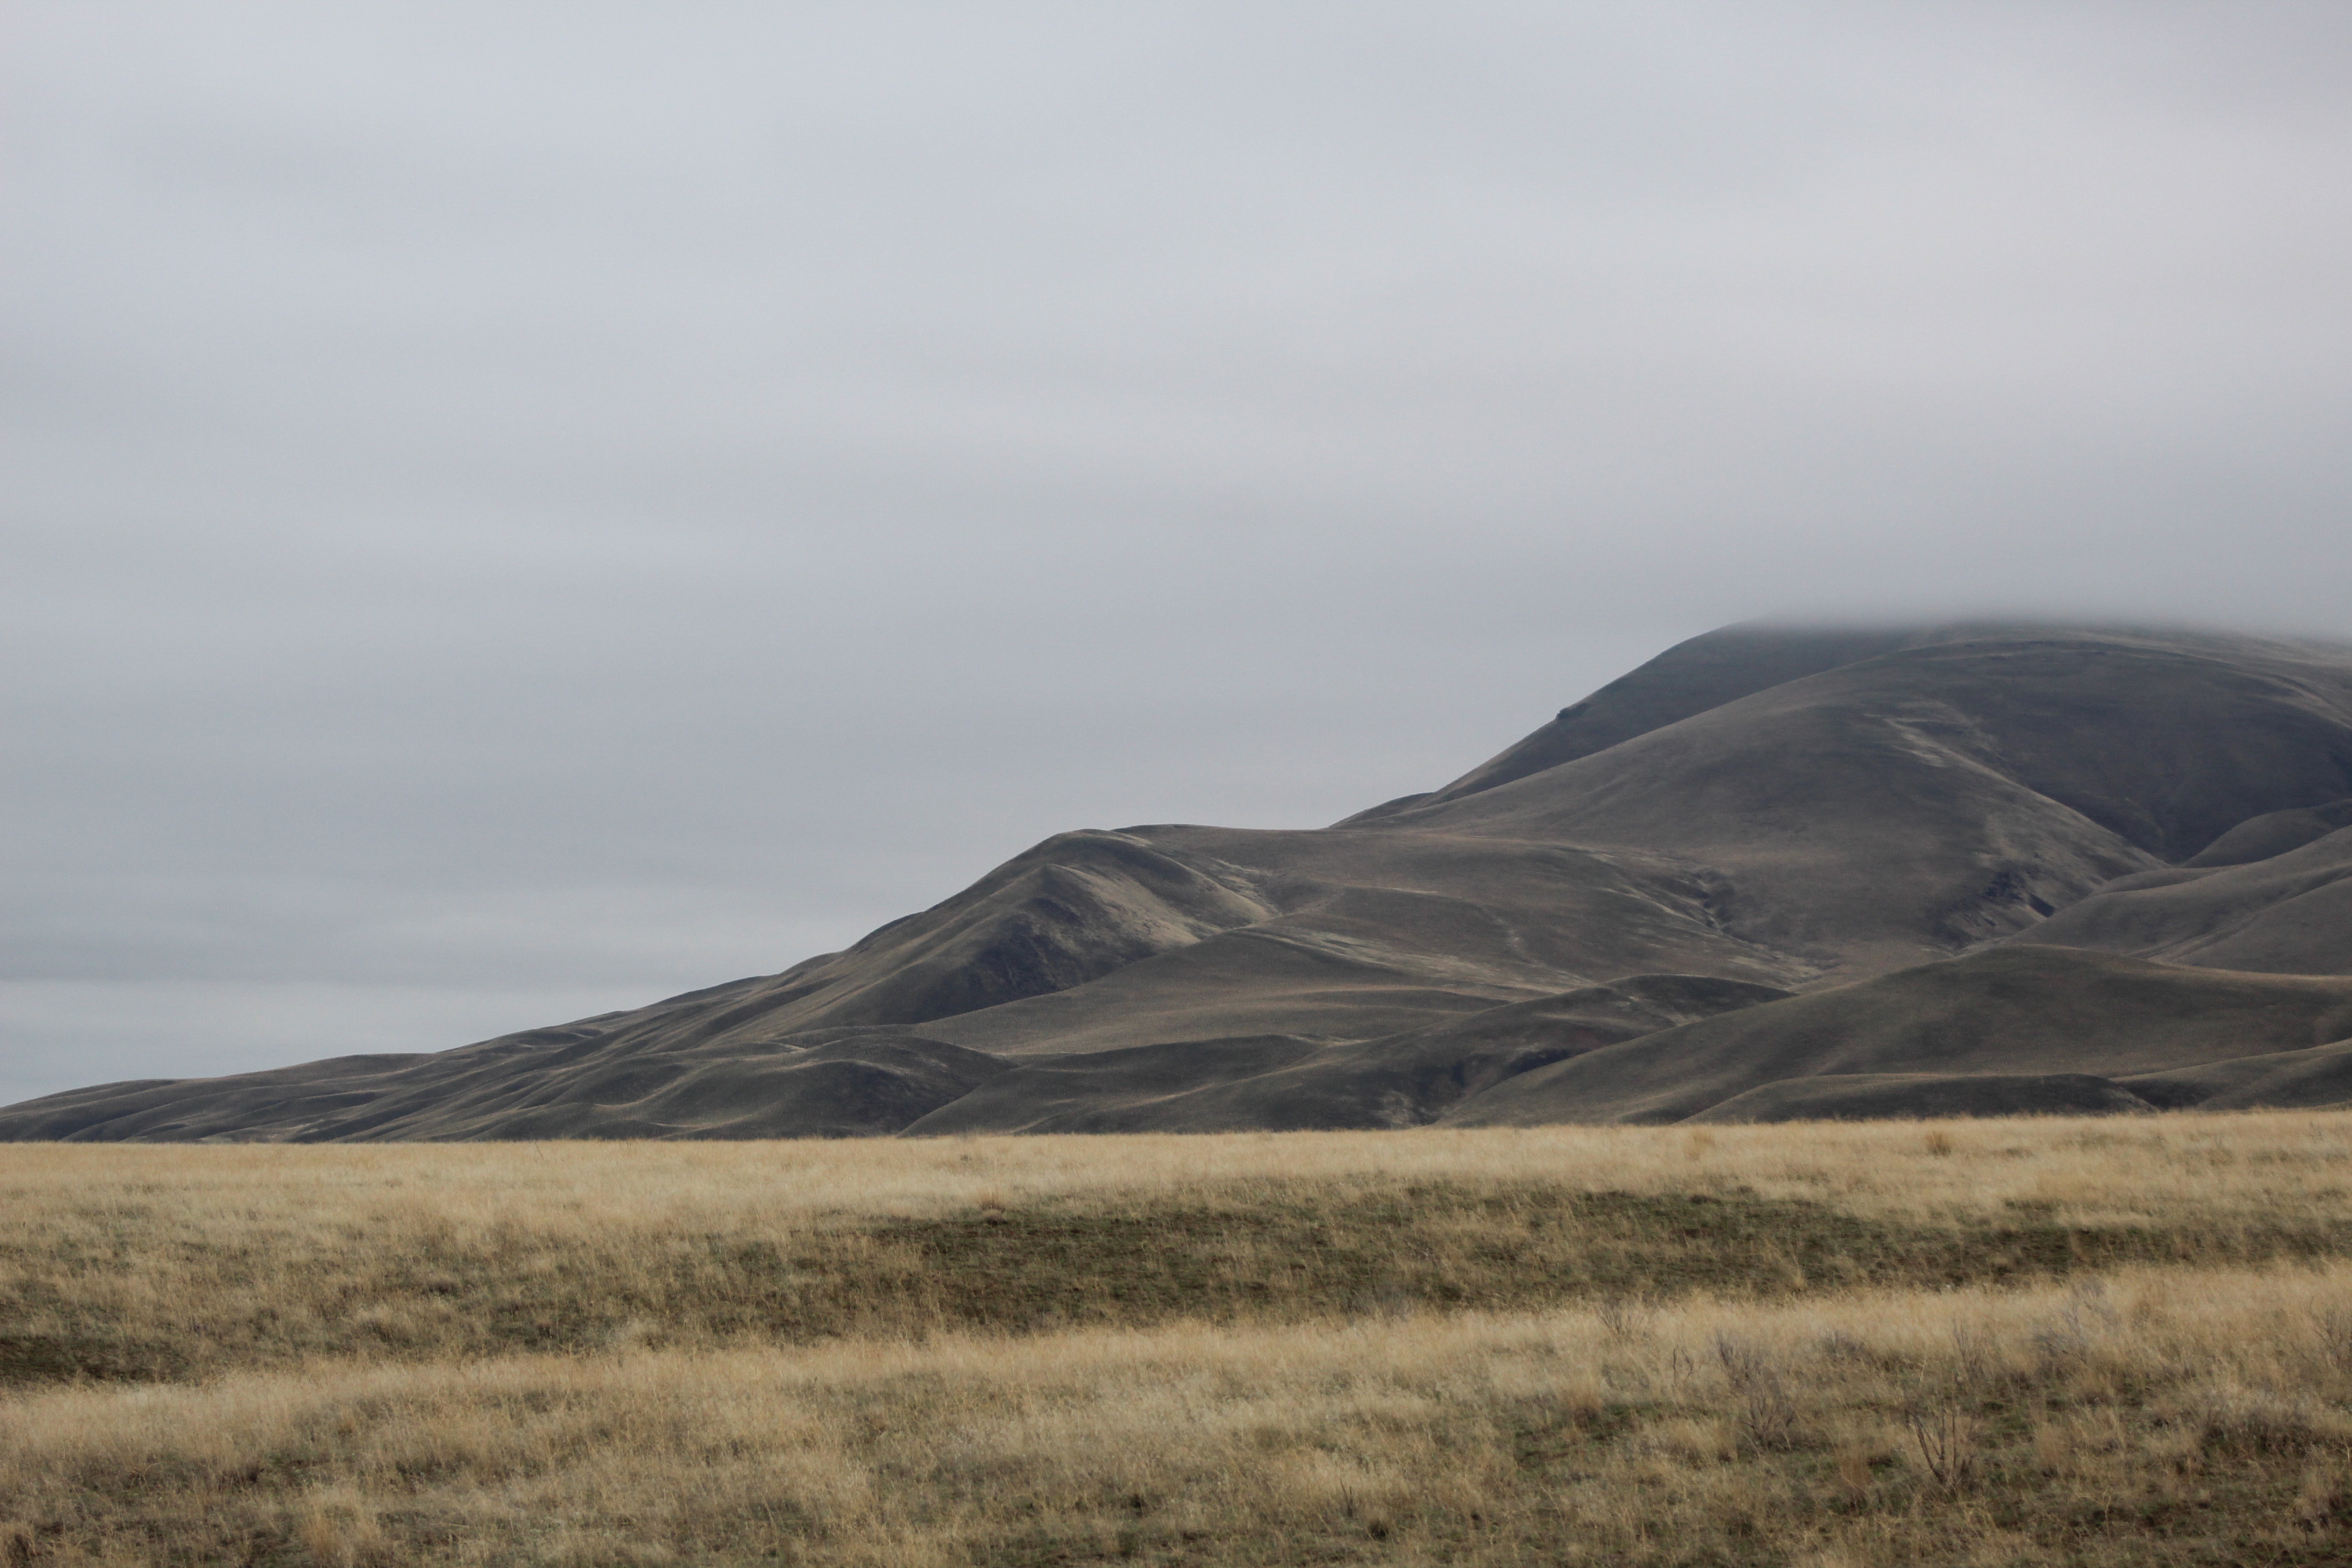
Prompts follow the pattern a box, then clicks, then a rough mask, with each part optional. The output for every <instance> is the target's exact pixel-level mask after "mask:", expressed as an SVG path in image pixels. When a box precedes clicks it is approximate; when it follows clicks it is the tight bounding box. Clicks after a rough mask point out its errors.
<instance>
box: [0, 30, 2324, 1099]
mask: <svg viewBox="0 0 2352 1568" xmlns="http://www.w3.org/2000/svg"><path fill="white" fill-rule="evenodd" d="M0 171H5V173H0V334H5V338H4V339H0V351H5V352H0V409H5V412H0V419H5V430H6V447H5V451H6V458H5V462H6V475H7V478H6V490H5V500H6V507H5V529H6V557H5V559H6V567H5V572H0V611H5V615H0V622H5V625H0V635H5V637H6V639H7V643H8V647H7V671H8V673H7V677H6V680H5V704H6V710H5V715H4V716H0V723H5V729H4V730H0V733H5V767H6V781H5V783H6V789H7V792H8V808H7V812H6V823H7V843H6V854H7V860H6V878H5V899H6V913H5V919H6V921H7V942H6V943H5V958H6V968H5V973H0V1024H5V1031H6V1032H5V1044H0V1101H7V1100H18V1099H23V1098H28V1097H30V1096H33V1095H37V1094H43V1093H48V1092H52V1091H55V1090H58V1089H66V1088H69V1087H74V1086H78V1085H82V1084H88V1083H92V1082H97V1081H102V1080H110V1079H126V1078H147V1077H189V1076H196V1075H204V1074H213V1073H220V1072H230V1071H239V1070H246V1069H249V1068H260V1067H268V1066H274V1065H280V1064H284V1063H289V1062H294V1061H301V1060H308V1059H311V1058H318V1057H322V1056H331V1055H341V1054H346V1053H350V1052H355V1051H378V1050H436V1049H441V1048H445V1047H451V1046H456V1045H460V1044H463V1043H466V1042H467V1041H469V1040H474V1039H478V1038H483V1037H488V1036H492V1035H496V1034H500V1033H503V1032H506V1031H508V1030H511V1029H517V1028H522V1027H527V1026H535V1025H541V1024H548V1023H553V1022H557V1021H560V1020H563V1019H567V1018H572V1017H576V1016H584V1015H587V1014H591V1013H595V1012H600V1011H604V1010H605V1009H609V1008H615V1007H625V1006H632V1005H639V1004H642V1003H644V1002H646V1001H650V1000H652V999H654V998H656V997H658V996H661V995H665V994H672V993H675V992H677V991H682V990H686V989H688V988H692V987H696V986H700V985H704V984H713V983H716V982H719V981H722V980H726V979H730V978H734V977H736V976H740V975H744V974H751V973H767V972H772V971H774V970H777V969H781V968H782V967H784V966H786V965H787V964H789V963H793V962H795V961H797V960H799V959H802V958H804V957H807V956H809V955H811V954H813V953H815V952H825V951H830V950H833V949H835V948H839V947H841V946H843V945H845V944H846V943H848V942H851V941H853V940H855V939H856V937H857V936H859V935H860V934H862V933H863V932H864V931H866V930H867V929H870V928H871V927H873V926H874V925H877V924H878V923H880V922H881V921H885V920H887V919H890V918H893V917H895V916H897V915H899V914H903V913H906V912H908V911H909V910H915V909H919V908H922V907H924V906H927V905H929V904H930V903H933V902H935V901H937V900H940V899H942V898H945V897H947V896H948V895H950V893H952V892H954V891H955V890H956V889H958V888H960V887H961V886H962V885H963V884H965V883H966V882H968V881H970V880H971V879H973V878H974V877H976V876H978V875H979V874H980V873H982V871H984V870H986V869H987V868H989V867H990V866H992V865H993V864H995V863H997V862H999V861H1001V860H1003V859H1004V858H1007V857H1009V856H1011V855H1013V854H1014V853H1017V852H1018V851H1019V850H1021V849H1023V848H1024V847H1027V846H1028V845H1030V844H1032V843H1034V842H1035V841H1036V840H1038V839H1040V838H1042V837H1045V836H1046V835H1048V834H1050V833H1053V832H1056V831H1059V830H1063V829H1067V828H1074V827H1081V826H1093V827H1113V826H1125V825H1129V824H1135V823H1150V822H1169V821H1194V822H1215V823H1223V824H1230V825H1236V826H1315V825H1318V824H1321V823H1325V822H1328V821H1331V820H1333V819H1335V818H1337V817H1339V816H1344V815H1347V814H1348V813H1349V812H1352V811H1355V810H1357V809H1359V808H1360V807H1362V806H1365V805H1371V804H1373V803H1374V802H1377V801H1380V800H1383V799H1386V798H1388V797H1390V796H1393V795H1401V794H1403V793H1406V792H1408V791H1411V790H1415V789H1426V788H1431V787H1433V786H1435V785H1436V784H1441V783H1443V782H1444V781H1445V780H1447V779H1449V778H1452V777H1454V776H1455V775H1457V774H1459V773H1464V772H1465V771H1467V770H1468V769H1469V768H1470V767H1472V766H1473V765H1475V763H1478V762H1479V761H1481V760H1483V759H1484V758H1485V757H1486V756H1488V755H1490V754H1491V753H1493V752H1496V751H1499V750H1501V749H1502V748H1503V747H1504V746H1506V745H1507V744H1508V743H1509V742H1512V741H1513V740H1515V739H1517V737H1518V736H1519V735H1521V734H1522V733H1524V732H1525V731H1528V730H1530V729H1533V728H1534V727H1536V726H1537V725H1538V724H1540V723H1541V722H1543V721H1545V720H1546V719H1548V718H1549V716H1550V714H1551V712H1552V711H1553V710H1556V709H1558V708H1559V707H1560V706H1561V705H1562V704H1564V703H1567V702H1570V701H1573V700H1576V699H1577V698H1579V697H1580V696H1582V695H1584V694H1585V693H1586V692H1588V691H1590V690H1591V689H1593V688H1595V687H1597V686H1599V685H1601V684H1602V683H1603V682H1605V681H1606V680H1608V679H1612V677H1614V676H1615V675H1617V674H1619V673H1622V671H1623V670H1625V669H1627V668H1631V667H1633V665H1636V664H1638V663H1640V662H1641V661H1643V659H1645V658H1649V657H1651V656H1652V655H1654V654H1655V653H1657V652H1658V651H1660V650H1661V649H1663V648H1664V647H1667V646H1669V645H1671V644H1673V643H1675V642H1676V641H1679V640H1681V639H1682V638H1685V637H1691V636H1695V635H1696V634H1697V633H1700V632H1703V631H1705V630H1707V629H1709V628H1710V627H1712V626H1718V625H1721V624H1724V623H1727V622H1731V621H1737V620H1742V619H1748V618H1754V617H1775V618H1782V619H1807V618H1813V619H1827V620H1853V619H1867V620H1885V619H1893V618H1903V617H1909V616H1922V617H1926V616H1935V617H1938V618H1940V617H1943V616H1951V615H1958V614H1978V613H1986V612H2000V613H2005V614H2015V613H2032V614H2048V615H2053V616H2096V617H2100V618H2105V619H2115V618H2127V619H2137V620H2189V621H2194V622H2199V623H2204V624H2221V625H2229V626H2242V627H2247V628H2252V629H2263V628H2277V629H2281V630H2286V631H2294V632H2305V633H2315V634H2319V635H2326V636H2345V635H2352V608H2348V607H2347V606H2352V526H2347V519H2352V509H2347V500H2352V440H2347V434H2352V432H2348V431H2347V425H2348V424H2352V418H2347V416H2352V8H2347V7H2346V6H2344V5H2342V4H2341V3H2340V0H2314V3H2308V4H2305V3H2275V0H2239V3H2237V4H2232V5H2216V4H2210V3H2207V4H2195V5H2189V4H2173V3H2168V0H2128V3H2116V4H2105V3H2094V0H2017V3H2010V0H1972V3H1970V4H1966V5H1961V4H1932V3H1923V4H1906V5H1888V4H1886V3H1885V0H1867V3H1857V4H1850V5H1848V4H1820V3H1814V0H1787V3H1782V4H1776V5H1754V4H1753V3H1752V0H1738V3H1725V4H1696V3H1689V0H1659V3H1656V4H1645V5H1638V6H1636V5H1622V4H1610V5H1601V4H1578V3H1574V0H1551V3H1548V4H1540V5H1538V4H1524V5H1523V4H1512V3H1503V0H1457V3H1453V4H1447V5H1426V4H1423V5H1398V4H1385V3H1381V0H1349V3H1347V4H1328V5H1326V4H1319V3H1298V0H1258V3H1255V4H1250V5H1239V4H1235V5H1223V4H1217V3H1213V0H1200V3H1192V4H1183V5H1166V4H1159V3H1156V0H1125V3H1122V4H1120V5H1052V4H995V3H989V0H982V3H980V4H955V5H950V4H945V3H939V4H898V3H895V0H861V3H859V4H855V5H851V4H830V3H810V4H801V5H773V4H743V5H725V4H717V3H699V0H679V3H677V4H672V5H657V6H656V5H599V4H595V3H594V0H566V3H565V4H563V5H538V4H531V3H527V0H503V3H497V4H491V5H482V4H479V3H474V4H467V5H438V4H434V3H432V0H401V3H400V4H397V5H394V4H388V3H379V0H360V3H354V4H349V5H332V6H322V5H290V4H289V5H246V4H239V3H237V0H212V3H209V4H207V5H202V6H193V5H189V6H183V5H163V4H146V5H113V4H109V3H107V0H19V3H18V4H16V5H13V6H12V7H11V8H10V16H9V18H8V21H7V23H6V24H5V34H0Z"/></svg>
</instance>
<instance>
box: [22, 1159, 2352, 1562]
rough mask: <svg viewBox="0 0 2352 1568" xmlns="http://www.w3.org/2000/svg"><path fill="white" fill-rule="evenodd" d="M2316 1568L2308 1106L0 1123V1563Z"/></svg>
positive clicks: (2317, 1459) (2321, 1306)
mask: <svg viewBox="0 0 2352 1568" xmlns="http://www.w3.org/2000/svg"><path fill="white" fill-rule="evenodd" d="M2347 1560H2352V1115H2347V1114H2343V1113H2336V1112H2294V1113H2270V1114H2248V1115H2235V1116H2221V1115H2216V1116H2190V1115H2183V1116H2176V1117H2167V1118H2142V1119H2132V1120H2121V1119H2105V1120H2098V1121H2063V1120H2048V1121H2038V1120H2037V1121H1975V1122H1959V1123H1942V1124H1917V1123H1875V1124H1829V1125H1810V1126H1809V1125H1784V1126H1774V1127H1724V1128H1715V1129H1707V1130H1682V1129H1594V1128H1549V1129H1533V1130H1495V1131H1415V1132H1391V1133H1305V1134H1286V1135H1279V1136H1275V1135H1236V1136H1222V1137H1129V1138H1103V1139H1083V1138H1047V1139H1003V1140H998V1139H985V1140H938V1141H929V1142H885V1141H875V1142H790V1143H704V1144H672V1143H665V1144H633V1143H565V1144H488V1145H481V1144H467V1145H414V1144H412V1145H392V1146H386V1145H371V1146H335V1147H287V1146H251V1145H244V1146H203V1147H152V1146H141V1147H131V1146H112V1147H104V1146H84V1145H74V1146H60V1145H7V1146H0V1563H150V1562H157V1563H163V1562H175V1563H219V1562H226V1563H286V1564H298V1563H335V1564H358V1563H404V1562H412V1561H414V1562H423V1561H447V1562H457V1563H468V1562H470V1563H574V1564H583V1565H585V1564H591V1563H665V1564H667V1563H679V1564H684V1563H761V1562H777V1563H810V1564H819V1563H859V1564H864V1563H874V1564H882V1563H909V1564H940V1565H942V1568H944V1565H950V1564H964V1563H1034V1564H1041V1565H1042V1564H1048V1563H1054V1564H1071V1563H1118V1562H1133V1563H1267V1564H1273V1563H1497V1564H1501V1563H1514V1564H1516V1563H1573V1562H1591V1563H1621V1562H1622V1563H1804V1564H1817V1565H1820V1568H1831V1565H1834V1564H1854V1565H1860V1564H1865V1563H1897V1562H1904V1563H2085V1564H2106V1563H2215V1564H2221V1563H2252V1562H2260V1563H2341V1562H2344V1561H2347Z"/></svg>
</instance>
